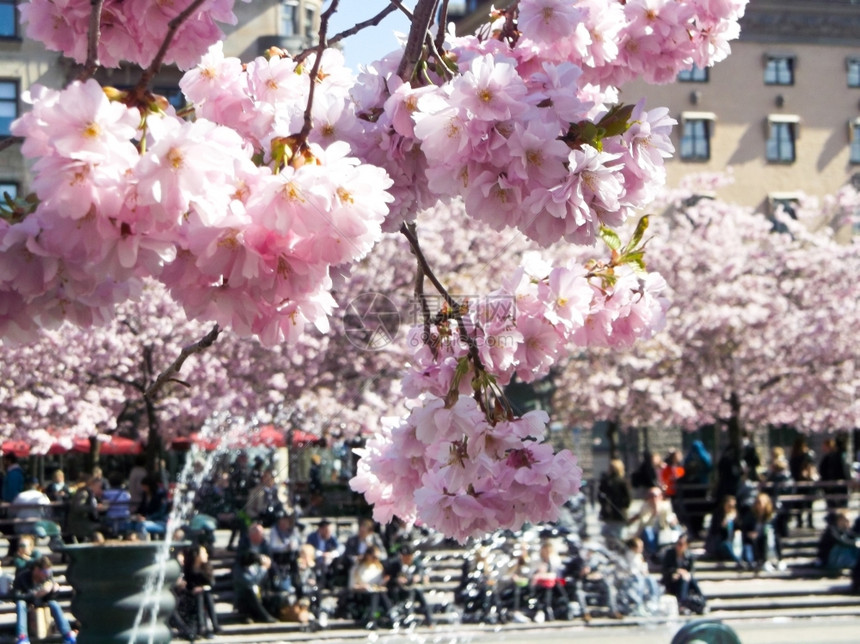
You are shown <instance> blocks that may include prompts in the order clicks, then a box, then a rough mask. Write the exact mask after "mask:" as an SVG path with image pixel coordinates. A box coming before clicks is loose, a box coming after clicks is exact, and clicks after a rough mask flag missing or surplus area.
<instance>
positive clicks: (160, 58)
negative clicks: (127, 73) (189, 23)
mask: <svg viewBox="0 0 860 644" xmlns="http://www.w3.org/2000/svg"><path fill="white" fill-rule="evenodd" d="M204 2H206V0H193V2H192V3H191V4H190V5H188V6H187V7H186V8H185V10H184V11H183V12H182V13H180V14H179V15H178V16H176V17H175V18H174V19H173V20H171V21H170V22H169V23H167V33H166V34H165V35H164V40H163V41H162V43H161V47H160V48H159V50H158V53H156V54H155V58H153V59H152V62H151V63H150V64H149V67H147V68H146V69H145V70H144V72H143V74H141V76H140V80H139V81H138V82H137V86H136V87H135V88H134V94H135V96H138V97H139V95H141V94H142V93H143V92H144V91H145V90H146V89H147V88H148V87H149V83H150V81H152V79H153V78H154V77H155V75H156V74H157V73H158V72H159V70H160V69H161V65H162V64H163V63H164V57H165V56H166V55H167V50H168V49H169V48H170V45H171V43H172V42H173V37H174V36H175V35H176V31H177V29H179V27H181V26H182V23H183V22H185V21H186V20H188V18H190V17H191V14H192V13H194V12H195V11H197V10H198V9H199V8H200V6H201V5H202V4H203V3H204Z"/></svg>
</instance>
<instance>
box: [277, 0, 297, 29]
mask: <svg viewBox="0 0 860 644" xmlns="http://www.w3.org/2000/svg"><path fill="white" fill-rule="evenodd" d="M298 17H299V3H298V2H295V0H293V1H290V0H285V1H284V2H282V3H281V34H280V35H281V36H295V35H296V34H297V33H298V31H299V27H298Z"/></svg>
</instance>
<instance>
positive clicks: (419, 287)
mask: <svg viewBox="0 0 860 644" xmlns="http://www.w3.org/2000/svg"><path fill="white" fill-rule="evenodd" d="M405 225H406V226H407V227H408V228H409V230H410V232H411V233H412V235H413V236H414V237H415V239H416V240H417V239H418V231H417V229H416V227H415V223H414V222H413V223H411V224H405ZM413 292H414V294H415V297H416V298H417V299H418V302H419V303H420V304H421V317H422V319H423V325H424V338H423V340H424V343H425V344H427V345H428V346H429V347H430V350H431V351H432V352H433V355H434V356H435V355H436V347H435V346H434V345H433V344H431V342H430V326H431V324H432V323H433V321H432V319H431V313H430V305H429V304H428V303H427V297H426V296H425V295H424V268H423V267H422V266H421V263H420V262H419V263H418V267H417V268H416V270H415V288H414V289H413Z"/></svg>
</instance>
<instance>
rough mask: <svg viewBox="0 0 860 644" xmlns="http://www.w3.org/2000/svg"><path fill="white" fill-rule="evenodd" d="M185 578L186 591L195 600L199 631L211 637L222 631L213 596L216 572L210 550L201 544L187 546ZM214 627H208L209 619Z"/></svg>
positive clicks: (184, 565) (184, 566)
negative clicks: (210, 559) (211, 561)
mask: <svg viewBox="0 0 860 644" xmlns="http://www.w3.org/2000/svg"><path fill="white" fill-rule="evenodd" d="M182 568H183V578H184V579H185V593H187V594H188V595H189V596H190V597H191V598H192V599H193V600H194V605H195V607H196V611H195V618H196V623H197V629H196V631H197V633H203V634H204V636H205V637H210V636H211V635H212V634H214V633H220V632H221V627H220V626H219V625H218V615H217V613H216V612H215V600H214V598H213V597H212V584H213V583H214V581H215V574H214V572H213V570H212V564H211V563H210V562H209V551H208V550H206V548H205V547H204V546H202V545H201V544H195V545H193V546H191V547H190V548H187V549H186V550H185V553H184V563H183V567H182ZM207 616H208V618H209V623H211V625H212V628H211V630H210V629H207V627H206V625H207V620H206V618H207Z"/></svg>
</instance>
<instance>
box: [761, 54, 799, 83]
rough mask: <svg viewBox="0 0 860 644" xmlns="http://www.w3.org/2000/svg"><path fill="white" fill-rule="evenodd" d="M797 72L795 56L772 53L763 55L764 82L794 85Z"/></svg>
mask: <svg viewBox="0 0 860 644" xmlns="http://www.w3.org/2000/svg"><path fill="white" fill-rule="evenodd" d="M796 73H797V58H796V57H795V56H785V55H772V56H767V57H765V61H764V84H765V85H776V86H781V87H785V86H790V85H794V79H795V75H796Z"/></svg>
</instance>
